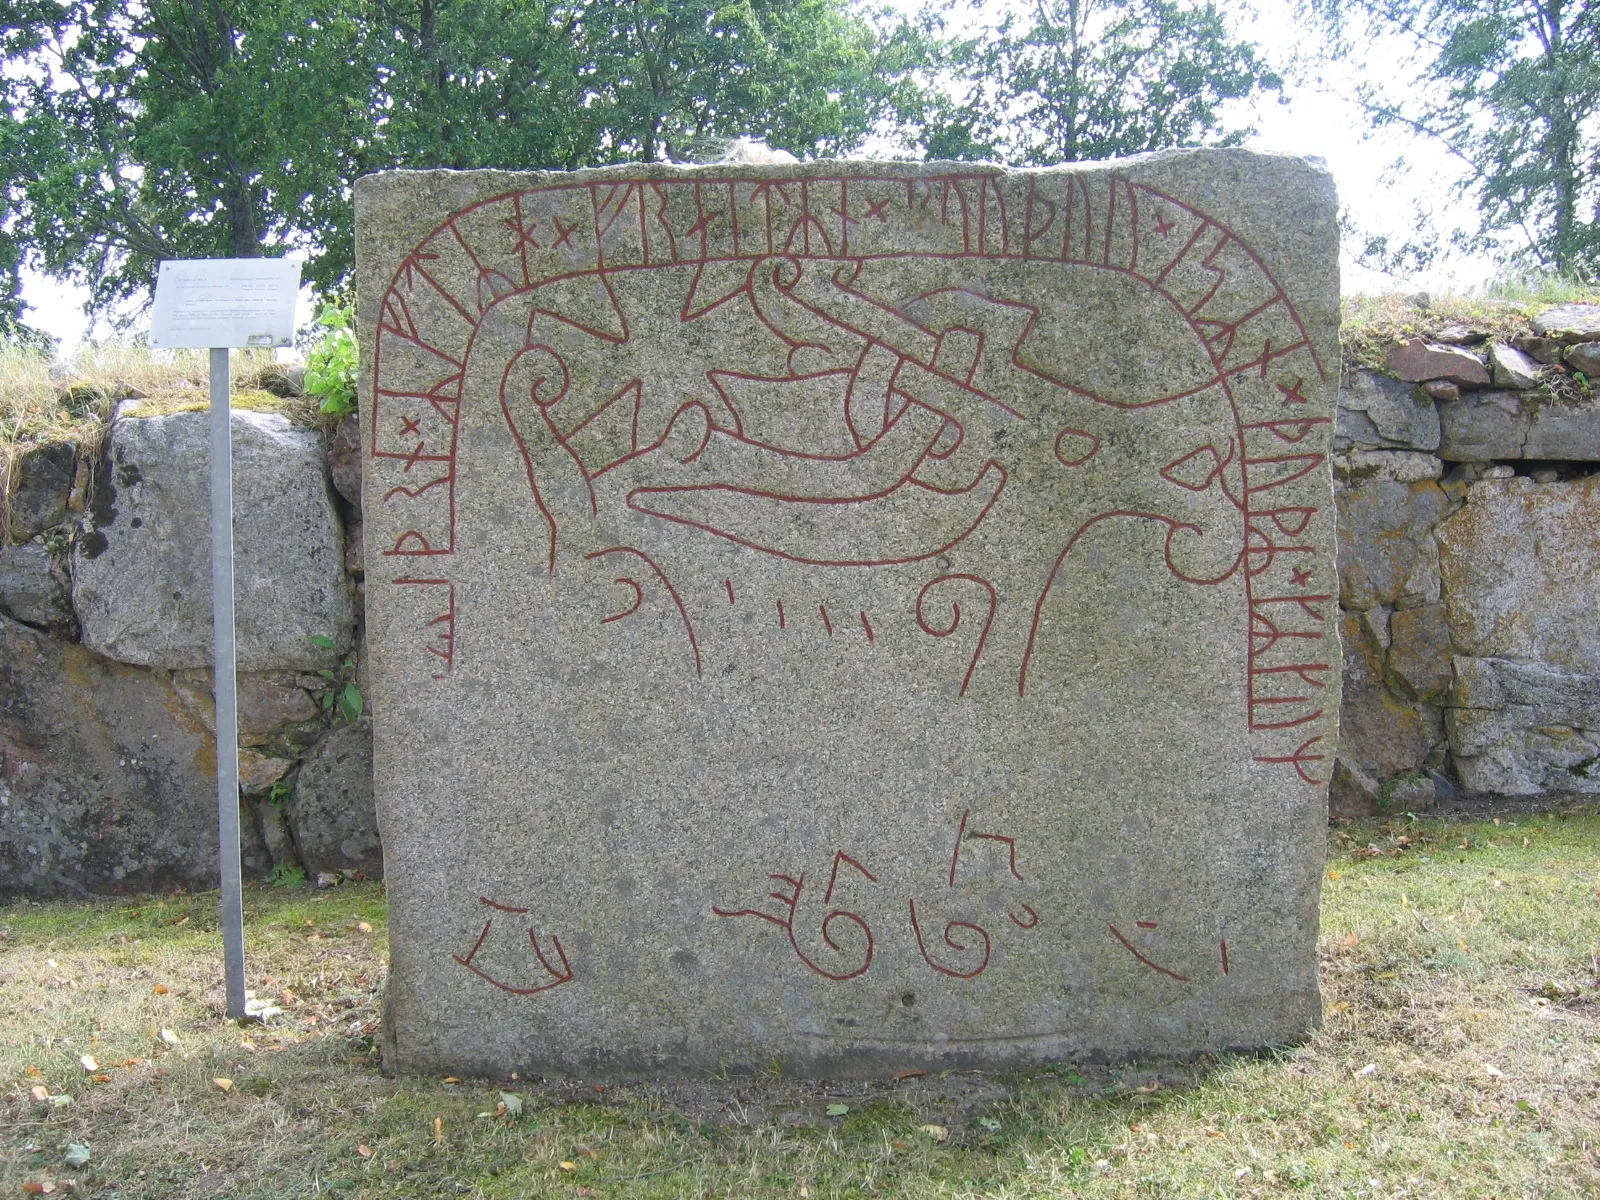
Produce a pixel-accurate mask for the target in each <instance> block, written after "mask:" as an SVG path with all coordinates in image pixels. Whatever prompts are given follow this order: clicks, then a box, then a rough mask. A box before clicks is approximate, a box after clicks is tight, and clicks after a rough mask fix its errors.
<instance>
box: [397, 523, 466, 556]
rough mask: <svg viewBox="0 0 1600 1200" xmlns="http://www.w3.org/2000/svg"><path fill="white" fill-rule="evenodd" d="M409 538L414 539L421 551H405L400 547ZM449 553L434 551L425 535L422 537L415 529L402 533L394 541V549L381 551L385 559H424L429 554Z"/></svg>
mask: <svg viewBox="0 0 1600 1200" xmlns="http://www.w3.org/2000/svg"><path fill="white" fill-rule="evenodd" d="M410 538H416V539H417V543H418V545H420V546H421V547H422V549H420V550H405V549H402V547H403V546H404V545H405V544H406V541H407V540H408V539H410ZM449 553H450V551H449V550H435V549H434V548H433V547H432V546H431V545H430V544H429V543H428V539H427V537H426V536H425V535H423V534H422V533H420V532H419V531H417V530H415V529H408V530H406V531H405V532H404V533H402V534H401V535H400V536H399V537H398V538H396V539H395V543H394V549H392V550H385V551H383V556H384V557H385V558H391V557H396V556H398V557H401V558H420V557H425V556H427V555H430V554H449Z"/></svg>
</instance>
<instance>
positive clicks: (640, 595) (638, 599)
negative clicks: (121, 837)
mask: <svg viewBox="0 0 1600 1200" xmlns="http://www.w3.org/2000/svg"><path fill="white" fill-rule="evenodd" d="M612 582H613V583H622V584H626V585H627V586H628V587H631V588H632V589H633V605H632V607H630V608H627V609H625V610H623V611H622V612H619V613H613V614H612V615H611V616H609V617H602V618H601V620H600V624H602V625H609V624H611V622H613V621H620V620H622V619H623V618H624V617H631V616H633V614H634V613H636V612H638V611H639V606H640V605H641V604H643V603H644V589H643V588H642V587H640V586H639V581H638V580H637V579H629V578H628V577H627V576H626V575H619V576H617V578H616V579H614V580H612Z"/></svg>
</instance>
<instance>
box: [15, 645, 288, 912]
mask: <svg viewBox="0 0 1600 1200" xmlns="http://www.w3.org/2000/svg"><path fill="white" fill-rule="evenodd" d="M216 786H217V785H216V743H215V741H214V740H213V739H212V737H211V735H210V733H209V731H207V730H206V729H205V727H204V726H203V725H202V724H201V723H200V722H198V721H197V720H195V719H194V718H193V716H191V715H190V713H189V712H188V710H187V709H186V707H185V706H184V705H183V703H182V702H181V701H180V699H179V697H178V695H177V693H176V691H175V690H174V689H173V687H172V684H171V681H170V679H169V677H168V676H167V674H166V673H165V672H161V671H150V670H145V669H141V668H138V667H129V666H124V665H122V664H121V663H115V662H110V661H108V660H106V659H104V658H102V657H100V656H99V655H97V654H94V653H92V652H90V651H88V650H86V649H84V647H82V646H77V645H69V644H64V643H62V642H60V641H57V640H55V639H53V638H51V637H49V636H47V635H46V634H44V633H41V632H39V631H38V630H34V629H30V628H28V627H27V626H24V625H20V624H18V623H16V622H14V621H11V620H8V619H6V618H4V617H0V896H8V897H9V896H16V895H32V896H43V895H53V894H66V895H72V894H84V893H120V892H127V891H144V890H149V889H152V888H170V887H174V886H185V887H214V886H215V881H216V871H217V793H216ZM245 832H246V835H247V837H246V840H245V845H244V850H245V865H246V868H247V869H249V870H264V869H266V867H267V866H269V865H270V860H269V859H268V857H267V855H266V852H265V848H264V847H263V846H262V845H261V843H260V841H259V838H258V837H256V836H255V830H254V826H253V825H252V824H249V823H247V824H246V826H245Z"/></svg>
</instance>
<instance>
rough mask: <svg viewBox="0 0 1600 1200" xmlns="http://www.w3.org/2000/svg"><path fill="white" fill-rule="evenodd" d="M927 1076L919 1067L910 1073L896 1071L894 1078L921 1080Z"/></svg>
mask: <svg viewBox="0 0 1600 1200" xmlns="http://www.w3.org/2000/svg"><path fill="white" fill-rule="evenodd" d="M926 1074H927V1072H926V1071H924V1070H922V1069H920V1068H918V1067H913V1068H912V1069H911V1070H909V1071H896V1072H895V1074H894V1077H895V1078H896V1079H921V1078H922V1077H923V1076H924V1075H926Z"/></svg>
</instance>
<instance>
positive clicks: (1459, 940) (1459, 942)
mask: <svg viewBox="0 0 1600 1200" xmlns="http://www.w3.org/2000/svg"><path fill="white" fill-rule="evenodd" d="M1456 945H1457V946H1458V947H1460V949H1461V953H1463V954H1466V953H1468V951H1467V939H1466V938H1457V939H1456Z"/></svg>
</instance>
